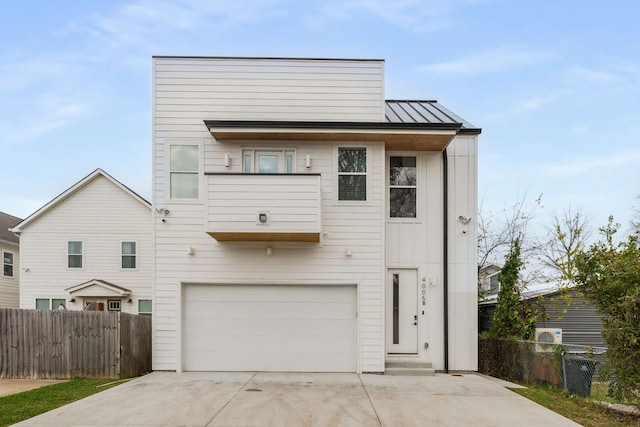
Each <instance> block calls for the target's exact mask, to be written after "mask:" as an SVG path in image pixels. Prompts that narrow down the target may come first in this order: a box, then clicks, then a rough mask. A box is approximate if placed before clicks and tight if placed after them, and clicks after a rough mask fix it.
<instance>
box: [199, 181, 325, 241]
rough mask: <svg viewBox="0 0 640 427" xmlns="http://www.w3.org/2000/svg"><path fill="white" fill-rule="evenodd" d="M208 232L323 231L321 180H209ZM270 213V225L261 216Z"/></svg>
mask: <svg viewBox="0 0 640 427" xmlns="http://www.w3.org/2000/svg"><path fill="white" fill-rule="evenodd" d="M206 181H207V201H208V215H207V216H208V226H207V231H238V232H282V231H296V232H315V233H318V232H320V202H321V200H320V177H318V176H252V175H213V176H208V177H207V180H206ZM258 212H268V224H261V223H258V221H257V220H258V218H257V213H258Z"/></svg>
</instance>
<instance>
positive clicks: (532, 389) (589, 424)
mask: <svg viewBox="0 0 640 427" xmlns="http://www.w3.org/2000/svg"><path fill="white" fill-rule="evenodd" d="M526 386H527V387H528V388H526V389H511V391H513V392H515V393H518V394H519V395H522V396H524V397H526V398H527V399H529V400H533V401H534V402H536V403H538V404H540V405H542V406H545V407H547V408H549V409H551V410H552V411H554V412H557V413H558V414H560V415H563V416H565V417H567V418H569V419H571V420H573V421H575V422H577V423H579V424H582V425H583V426H585V427H605V426H606V427H618V426H620V427H628V426H640V418H638V417H634V416H632V415H623V414H618V413H615V412H612V411H609V410H607V409H606V408H603V407H601V406H599V405H598V404H596V403H594V402H592V401H590V400H589V399H583V398H581V397H577V396H574V397H571V396H569V395H568V394H567V393H565V392H564V391H563V390H558V389H555V388H553V387H550V386H545V385H540V384H526Z"/></svg>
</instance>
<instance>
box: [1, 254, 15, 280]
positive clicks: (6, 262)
mask: <svg viewBox="0 0 640 427" xmlns="http://www.w3.org/2000/svg"><path fill="white" fill-rule="evenodd" d="M2 264H3V266H4V269H3V270H4V275H5V276H7V277H13V254H12V253H11V252H4V253H3V254H2Z"/></svg>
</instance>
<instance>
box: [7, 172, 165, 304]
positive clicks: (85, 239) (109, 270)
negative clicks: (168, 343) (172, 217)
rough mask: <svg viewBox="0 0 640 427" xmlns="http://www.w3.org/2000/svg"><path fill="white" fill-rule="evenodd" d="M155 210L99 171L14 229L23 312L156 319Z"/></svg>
mask: <svg viewBox="0 0 640 427" xmlns="http://www.w3.org/2000/svg"><path fill="white" fill-rule="evenodd" d="M151 218H152V217H151V205H150V203H149V202H148V201H147V200H145V199H144V198H142V197H140V196H139V195H138V194H136V193H135V192H134V191H132V190H131V189H129V188H128V187H126V186H125V185H123V184H122V183H121V182H120V181H118V180H116V179H115V178H113V177H112V176H111V175H109V174H108V173H106V172H105V171H103V170H102V169H96V170H95V171H93V172H92V173H90V174H89V175H87V176H86V177H84V178H82V179H81V180H80V181H78V182H77V183H75V184H74V185H72V186H71V187H70V188H68V189H67V190H65V191H64V192H62V193H61V194H60V195H58V196H57V197H55V198H54V199H53V200H51V201H50V202H49V203H47V204H45V205H44V206H43V207H41V208H40V209H38V210H37V211H36V212H34V213H33V214H31V215H30V216H28V217H27V218H26V219H25V220H23V221H22V222H20V223H19V224H17V225H16V226H15V227H13V228H12V231H13V232H15V233H16V234H18V235H20V247H21V251H20V265H21V266H22V275H21V278H20V308H24V309H43V310H56V309H69V310H100V311H122V312H127V313H132V314H142V315H151V309H152V303H151V297H152V295H151V287H152V286H151V277H152V273H153V271H152V270H153V252H152V246H151V234H152V233H151Z"/></svg>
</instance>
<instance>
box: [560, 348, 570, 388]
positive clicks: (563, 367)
mask: <svg viewBox="0 0 640 427" xmlns="http://www.w3.org/2000/svg"><path fill="white" fill-rule="evenodd" d="M566 353H567V352H566V351H565V350H562V353H561V354H562V383H563V385H564V389H565V391H569V388H568V387H567V366H566V364H565V363H564V359H565V357H564V355H565V354H566Z"/></svg>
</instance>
